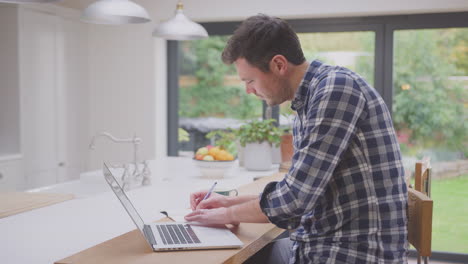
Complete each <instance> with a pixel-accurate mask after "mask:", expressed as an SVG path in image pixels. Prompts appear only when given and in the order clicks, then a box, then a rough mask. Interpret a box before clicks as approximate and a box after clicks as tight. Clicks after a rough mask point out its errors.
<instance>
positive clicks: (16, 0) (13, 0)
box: [0, 0, 62, 4]
mask: <svg viewBox="0 0 468 264" xmlns="http://www.w3.org/2000/svg"><path fill="white" fill-rule="evenodd" d="M59 1H62V0H0V3H12V4H25V3H52V2H59Z"/></svg>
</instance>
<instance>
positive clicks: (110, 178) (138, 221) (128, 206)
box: [103, 163, 145, 233]
mask: <svg viewBox="0 0 468 264" xmlns="http://www.w3.org/2000/svg"><path fill="white" fill-rule="evenodd" d="M103 172H104V178H105V179H106V181H107V183H108V184H109V186H110V187H111V189H112V191H114V193H115V195H117V198H119V200H120V202H121V203H122V205H123V207H124V208H125V210H127V212H128V214H129V215H130V217H131V218H132V220H133V222H134V223H135V225H136V226H137V227H138V229H140V231H141V232H142V233H143V227H144V226H145V223H144V222H143V219H142V218H141V217H140V215H139V214H138V212H137V211H136V209H135V207H133V204H132V203H131V202H130V199H128V197H127V195H126V194H125V193H124V191H123V189H122V187H120V185H119V183H118V182H117V180H116V179H115V177H114V175H113V174H112V172H111V171H110V170H109V167H107V165H106V164H105V163H104V168H103Z"/></svg>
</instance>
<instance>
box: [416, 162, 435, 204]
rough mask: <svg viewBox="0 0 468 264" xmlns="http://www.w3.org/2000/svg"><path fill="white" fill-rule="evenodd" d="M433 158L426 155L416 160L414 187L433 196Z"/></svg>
mask: <svg viewBox="0 0 468 264" xmlns="http://www.w3.org/2000/svg"><path fill="white" fill-rule="evenodd" d="M431 174H432V168H431V160H430V158H428V157H424V158H423V159H422V160H421V161H418V162H416V166H415V168H414V189H415V190H416V191H419V192H422V193H423V194H425V195H427V196H428V197H431V178H432V175H431Z"/></svg>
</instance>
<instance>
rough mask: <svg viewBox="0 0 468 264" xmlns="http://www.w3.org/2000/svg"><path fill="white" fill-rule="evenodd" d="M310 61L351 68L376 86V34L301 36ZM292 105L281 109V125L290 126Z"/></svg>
mask: <svg viewBox="0 0 468 264" xmlns="http://www.w3.org/2000/svg"><path fill="white" fill-rule="evenodd" d="M298 36H299V40H300V42H301V47H302V50H303V52H304V56H305V58H306V60H308V61H311V60H314V59H318V60H320V61H322V62H324V63H326V64H330V65H339V66H343V67H346V68H349V69H351V70H353V71H355V72H357V73H359V74H360V75H362V76H363V77H364V78H365V79H366V80H367V81H368V82H369V83H370V84H371V85H373V84H374V71H375V66H374V61H375V55H374V54H375V33H374V32H373V31H358V32H327V33H299V34H298ZM290 107H291V102H285V103H283V104H282V105H281V106H280V115H281V116H280V124H281V125H287V123H290V122H291V120H292V118H291V115H294V113H293V111H292V110H291V109H290Z"/></svg>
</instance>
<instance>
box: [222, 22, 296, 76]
mask: <svg viewBox="0 0 468 264" xmlns="http://www.w3.org/2000/svg"><path fill="white" fill-rule="evenodd" d="M275 55H283V56H284V57H286V59H287V60H288V61H289V62H290V63H292V64H294V65H299V64H302V63H303V62H304V61H305V58H304V53H303V52H302V49H301V44H300V42H299V38H298V37H297V35H296V33H295V32H294V30H293V29H292V28H291V27H290V26H289V24H288V23H286V22H285V21H284V20H282V19H280V18H277V17H270V16H267V15H264V14H258V15H256V16H251V17H249V18H247V19H246V20H245V21H244V22H242V24H241V25H240V26H239V27H238V28H237V29H236V31H234V35H232V36H231V38H230V39H229V40H228V43H227V45H226V47H225V48H224V51H223V54H222V59H223V62H224V63H226V64H232V63H233V62H235V61H236V60H237V59H239V58H245V59H246V60H247V61H248V62H249V63H250V64H251V65H253V66H255V67H257V68H259V69H260V70H262V71H263V72H269V71H270V67H269V63H270V61H271V59H272V58H273V57H274V56H275Z"/></svg>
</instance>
